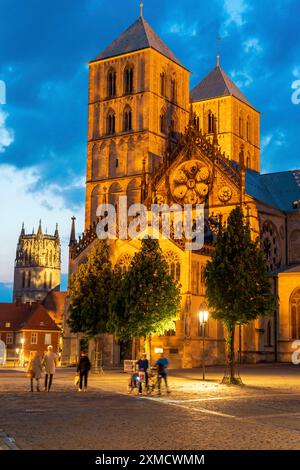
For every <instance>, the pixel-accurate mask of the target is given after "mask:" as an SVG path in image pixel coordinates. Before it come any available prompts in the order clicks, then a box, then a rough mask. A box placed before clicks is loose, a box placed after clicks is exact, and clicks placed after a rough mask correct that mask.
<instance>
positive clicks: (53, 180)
mask: <svg viewBox="0 0 300 470" xmlns="http://www.w3.org/2000/svg"><path fill="white" fill-rule="evenodd" d="M138 15H139V0H122V1H120V0H115V1H111V2H108V1H104V0H43V1H41V0H0V80H2V81H4V82H5V84H6V88H7V97H6V104H0V215H1V233H0V301H10V300H11V286H12V279H13V264H14V257H15V248H16V243H17V238H18V234H19V231H20V228H21V224H22V222H23V221H24V222H25V227H26V230H27V231H31V230H32V228H33V226H34V227H35V230H36V229H37V224H38V221H39V219H40V218H41V219H42V222H43V228H44V229H46V228H47V229H48V233H53V232H54V229H55V222H58V223H59V229H60V233H61V238H62V248H63V250H62V251H63V273H66V272H67V261H68V260H67V243H68V235H69V230H70V217H71V216H72V215H73V214H74V215H75V216H76V217H77V229H78V231H80V230H82V228H83V219H84V178H85V161H86V158H85V153H86V134H87V85H88V67H87V62H88V61H89V60H90V59H92V58H94V57H95V56H96V55H97V54H98V53H99V52H100V51H101V50H102V49H104V47H105V46H107V45H108V44H109V43H110V42H111V41H112V40H113V39H115V38H116V37H117V36H118V35H119V34H120V33H121V32H123V30H124V29H126V28H127V27H128V26H129V25H130V24H131V23H133V22H134V21H135V20H136V18H137V17H138ZM144 16H145V18H146V19H147V20H148V22H149V23H150V24H151V26H152V27H153V28H154V30H155V31H156V32H157V33H158V34H159V35H160V37H161V38H162V39H163V40H164V41H165V42H166V44H167V45H168V46H169V47H170V48H171V49H172V50H173V52H174V53H175V55H177V57H178V58H179V59H180V60H181V61H182V63H183V64H184V65H185V66H186V67H187V68H188V69H190V70H191V71H192V72H193V73H192V76H191V86H194V85H196V84H197V83H198V82H199V81H200V80H201V78H203V77H204V76H205V75H206V74H207V73H208V72H209V71H210V70H211V69H212V68H213V67H214V66H215V56H216V37H217V36H218V35H220V36H222V37H223V41H222V46H221V51H222V52H221V65H222V67H223V68H224V70H225V71H226V72H227V73H228V74H229V75H230V76H231V78H232V79H233V80H234V81H235V82H236V83H237V85H238V86H240V88H241V89H242V91H243V92H244V94H245V95H246V96H247V97H248V99H249V100H250V101H251V103H252V104H253V105H254V107H256V108H257V109H258V110H260V111H261V112H262V116H261V118H262V120H261V147H262V171H264V172H271V171H281V170H289V169H294V168H299V167H300V162H299V150H298V136H299V135H298V132H299V117H300V105H299V106H297V105H294V104H292V101H291V95H292V83H293V82H294V81H295V80H297V79H300V34H299V17H300V4H299V0H252V1H250V0H184V1H183V0H181V1H179V0H144ZM0 102H1V96H0ZM65 277H66V276H64V280H65Z"/></svg>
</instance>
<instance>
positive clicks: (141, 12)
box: [140, 1, 144, 18]
mask: <svg viewBox="0 0 300 470" xmlns="http://www.w3.org/2000/svg"><path fill="white" fill-rule="evenodd" d="M143 6H144V4H143V2H142V1H140V17H141V18H143Z"/></svg>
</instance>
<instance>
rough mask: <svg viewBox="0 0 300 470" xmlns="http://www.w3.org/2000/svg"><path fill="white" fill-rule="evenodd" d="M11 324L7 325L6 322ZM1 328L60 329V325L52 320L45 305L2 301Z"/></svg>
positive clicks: (0, 306) (14, 329)
mask: <svg viewBox="0 0 300 470" xmlns="http://www.w3.org/2000/svg"><path fill="white" fill-rule="evenodd" d="M6 323H9V324H10V326H9V327H6V326H5V324H6ZM0 330H1V331H18V330H51V331H59V327H58V326H57V325H56V323H55V322H54V321H53V320H52V318H51V317H50V315H49V314H48V312H47V310H46V309H45V307H43V305H41V304H39V303H35V304H32V305H29V304H17V303H15V302H14V303H0Z"/></svg>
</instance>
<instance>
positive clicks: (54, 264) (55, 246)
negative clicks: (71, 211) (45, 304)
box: [13, 221, 61, 302]
mask: <svg viewBox="0 0 300 470" xmlns="http://www.w3.org/2000/svg"><path fill="white" fill-rule="evenodd" d="M60 268H61V255H60V240H59V234H58V228H57V226H56V229H55V232H54V235H48V234H47V233H46V234H43V231H42V225H41V221H40V224H39V228H38V231H37V233H36V234H35V233H34V231H33V232H32V234H30V235H27V234H26V233H25V229H24V224H23V226H22V230H21V233H20V236H19V241H18V245H17V252H16V260H15V273H14V294H13V295H14V299H13V300H14V302H15V301H16V300H20V301H21V302H35V301H42V300H43V299H44V298H45V297H46V295H47V294H48V292H50V291H58V290H59V288H60Z"/></svg>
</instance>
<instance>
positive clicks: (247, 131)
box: [246, 116, 251, 142]
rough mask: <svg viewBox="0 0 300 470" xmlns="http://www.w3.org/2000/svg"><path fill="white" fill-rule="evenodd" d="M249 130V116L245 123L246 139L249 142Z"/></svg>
mask: <svg viewBox="0 0 300 470" xmlns="http://www.w3.org/2000/svg"><path fill="white" fill-rule="evenodd" d="M250 132H251V124H250V118H249V116H248V117H247V124H246V139H247V140H248V142H250V140H251V138H250Z"/></svg>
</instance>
